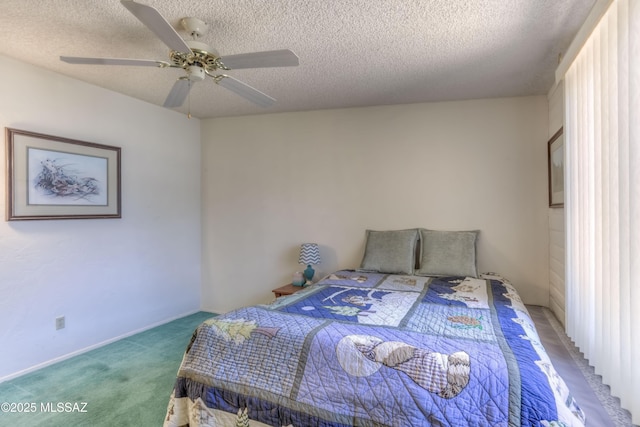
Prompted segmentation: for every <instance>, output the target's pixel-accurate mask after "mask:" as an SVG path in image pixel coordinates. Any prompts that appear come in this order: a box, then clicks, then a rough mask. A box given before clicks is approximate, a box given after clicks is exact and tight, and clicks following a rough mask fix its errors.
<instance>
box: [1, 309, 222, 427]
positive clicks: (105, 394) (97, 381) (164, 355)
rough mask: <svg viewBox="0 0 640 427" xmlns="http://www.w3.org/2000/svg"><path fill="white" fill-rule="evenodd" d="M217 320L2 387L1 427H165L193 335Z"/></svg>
mask: <svg viewBox="0 0 640 427" xmlns="http://www.w3.org/2000/svg"><path fill="white" fill-rule="evenodd" d="M212 316H214V314H212V313H206V312H199V313H196V314H193V315H190V316H187V317H183V318H181V319H178V320H174V321H172V322H170V323H167V324H165V325H162V326H158V327H156V328H153V329H150V330H148V331H145V332H141V333H139V334H136V335H133V336H130V337H127V338H124V339H122V340H119V341H117V342H114V343H112V344H109V345H106V346H104V347H100V348H98V349H96V350H92V351H90V352H87V353H84V354H81V355H79V356H76V357H73V358H71V359H68V360H65V361H63V362H60V363H56V364H55V365H51V366H48V367H46V368H43V369H40V370H38V371H35V372H32V373H29V374H27V375H24V376H21V377H19V378H16V379H13V380H11V381H6V382H4V383H1V384H0V405H2V408H0V409H1V410H0V425H1V426H20V427H23V426H53V427H57V426H65V427H68V426H109V427H111V426H136V427H147V426H149V427H156V426H162V422H163V420H164V416H165V413H166V410H167V403H168V402H169V395H170V394H171V390H172V388H173V383H174V381H175V378H176V374H177V372H178V367H179V366H180V362H181V361H182V355H183V354H184V350H185V349H186V347H187V344H188V343H189V340H190V339H191V334H192V333H193V331H194V330H195V328H196V327H197V326H198V325H199V324H200V323H201V322H203V321H204V320H206V319H208V318H210V317H212ZM7 404H9V406H7ZM7 409H8V410H9V412H7ZM12 410H15V411H18V410H20V411H23V412H22V413H15V412H11V411H12ZM25 410H32V412H30V413H25V412H24V411H25Z"/></svg>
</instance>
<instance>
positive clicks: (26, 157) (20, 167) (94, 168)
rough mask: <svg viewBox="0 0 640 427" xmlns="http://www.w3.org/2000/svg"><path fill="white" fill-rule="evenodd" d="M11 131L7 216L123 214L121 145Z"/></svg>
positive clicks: (8, 138) (11, 218) (9, 218)
mask: <svg viewBox="0 0 640 427" xmlns="http://www.w3.org/2000/svg"><path fill="white" fill-rule="evenodd" d="M5 132H6V153H7V168H6V169H7V192H6V196H7V203H6V206H7V211H6V220H7V221H17V220H33V219H87V218H121V216H122V215H121V207H120V148H119V147H112V146H109V145H102V144H95V143H92V142H84V141H76V140H73V139H68V138H61V137H57V136H50V135H43V134H39V133H34V132H27V131H24V130H18V129H11V128H5Z"/></svg>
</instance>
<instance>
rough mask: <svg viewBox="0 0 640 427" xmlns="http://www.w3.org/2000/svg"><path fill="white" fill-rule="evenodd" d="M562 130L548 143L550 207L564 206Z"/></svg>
mask: <svg viewBox="0 0 640 427" xmlns="http://www.w3.org/2000/svg"><path fill="white" fill-rule="evenodd" d="M562 130H563V128H560V130H559V131H558V132H556V134H555V135H553V136H552V137H551V139H550V140H549V142H548V149H547V150H548V158H549V207H552V208H561V207H563V206H564V135H563V133H562Z"/></svg>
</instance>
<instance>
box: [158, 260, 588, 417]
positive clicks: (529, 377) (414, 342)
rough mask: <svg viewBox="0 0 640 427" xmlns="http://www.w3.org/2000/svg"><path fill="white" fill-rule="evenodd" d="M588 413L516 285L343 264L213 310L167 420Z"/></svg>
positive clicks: (190, 353)
mask: <svg viewBox="0 0 640 427" xmlns="http://www.w3.org/2000/svg"><path fill="white" fill-rule="evenodd" d="M183 425H190V426H192V427H193V426H222V425H229V426H236V425H252V426H254V425H255V426H263V425H268V426H294V427H308V426H352V425H357V426H428V425H430V426H491V427H496V426H527V427H529V426H545V427H551V426H554V427H562V426H582V425H584V414H583V412H582V410H581V409H580V408H579V407H578V405H577V404H576V402H575V401H574V399H573V398H572V396H571V394H570V393H569V390H568V389H567V387H566V385H565V383H564V381H563V380H562V379H561V378H560V377H559V376H558V374H557V373H556V371H555V369H554V368H553V365H552V364H551V361H550V359H549V357H548V356H547V354H546V352H545V350H544V348H543V347H542V345H541V344H540V342H539V338H538V335H537V332H536V330H535V327H534V325H533V321H532V320H531V319H530V317H529V314H528V312H527V310H526V308H525V307H524V305H523V304H522V302H521V300H520V298H519V297H518V294H517V293H516V291H515V289H514V288H513V286H512V285H511V284H510V283H508V281H506V280H504V279H503V278H501V277H500V276H497V275H483V276H481V277H480V278H477V279H476V278H464V277H445V278H429V277H417V276H399V275H386V274H378V273H362V272H355V271H348V270H347V271H339V272H336V273H334V274H331V275H329V276H327V277H326V278H324V279H323V280H322V281H320V282H319V283H318V284H316V285H313V286H310V287H308V288H307V289H305V290H304V291H302V292H298V293H296V294H294V295H291V296H288V297H283V298H279V299H278V300H276V302H275V303H273V304H271V305H266V306H253V307H246V308H242V309H239V310H235V311H232V312H230V313H227V314H225V315H222V316H218V317H214V318H212V319H210V320H207V321H206V322H204V323H203V324H202V325H200V326H199V327H198V329H197V330H196V332H195V333H194V336H193V339H192V340H191V343H190V344H189V347H188V348H187V351H186V353H185V356H184V360H183V362H182V365H181V367H180V370H179V372H178V378H177V381H176V384H175V387H174V391H173V393H172V395H171V399H170V402H169V406H168V409H167V418H166V421H165V426H167V427H168V426H183Z"/></svg>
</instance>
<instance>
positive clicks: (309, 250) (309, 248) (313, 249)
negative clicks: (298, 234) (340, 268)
mask: <svg viewBox="0 0 640 427" xmlns="http://www.w3.org/2000/svg"><path fill="white" fill-rule="evenodd" d="M298 263H299V264H307V265H315V264H320V248H319V247H318V244H317V243H303V244H302V245H301V246H300V258H298Z"/></svg>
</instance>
